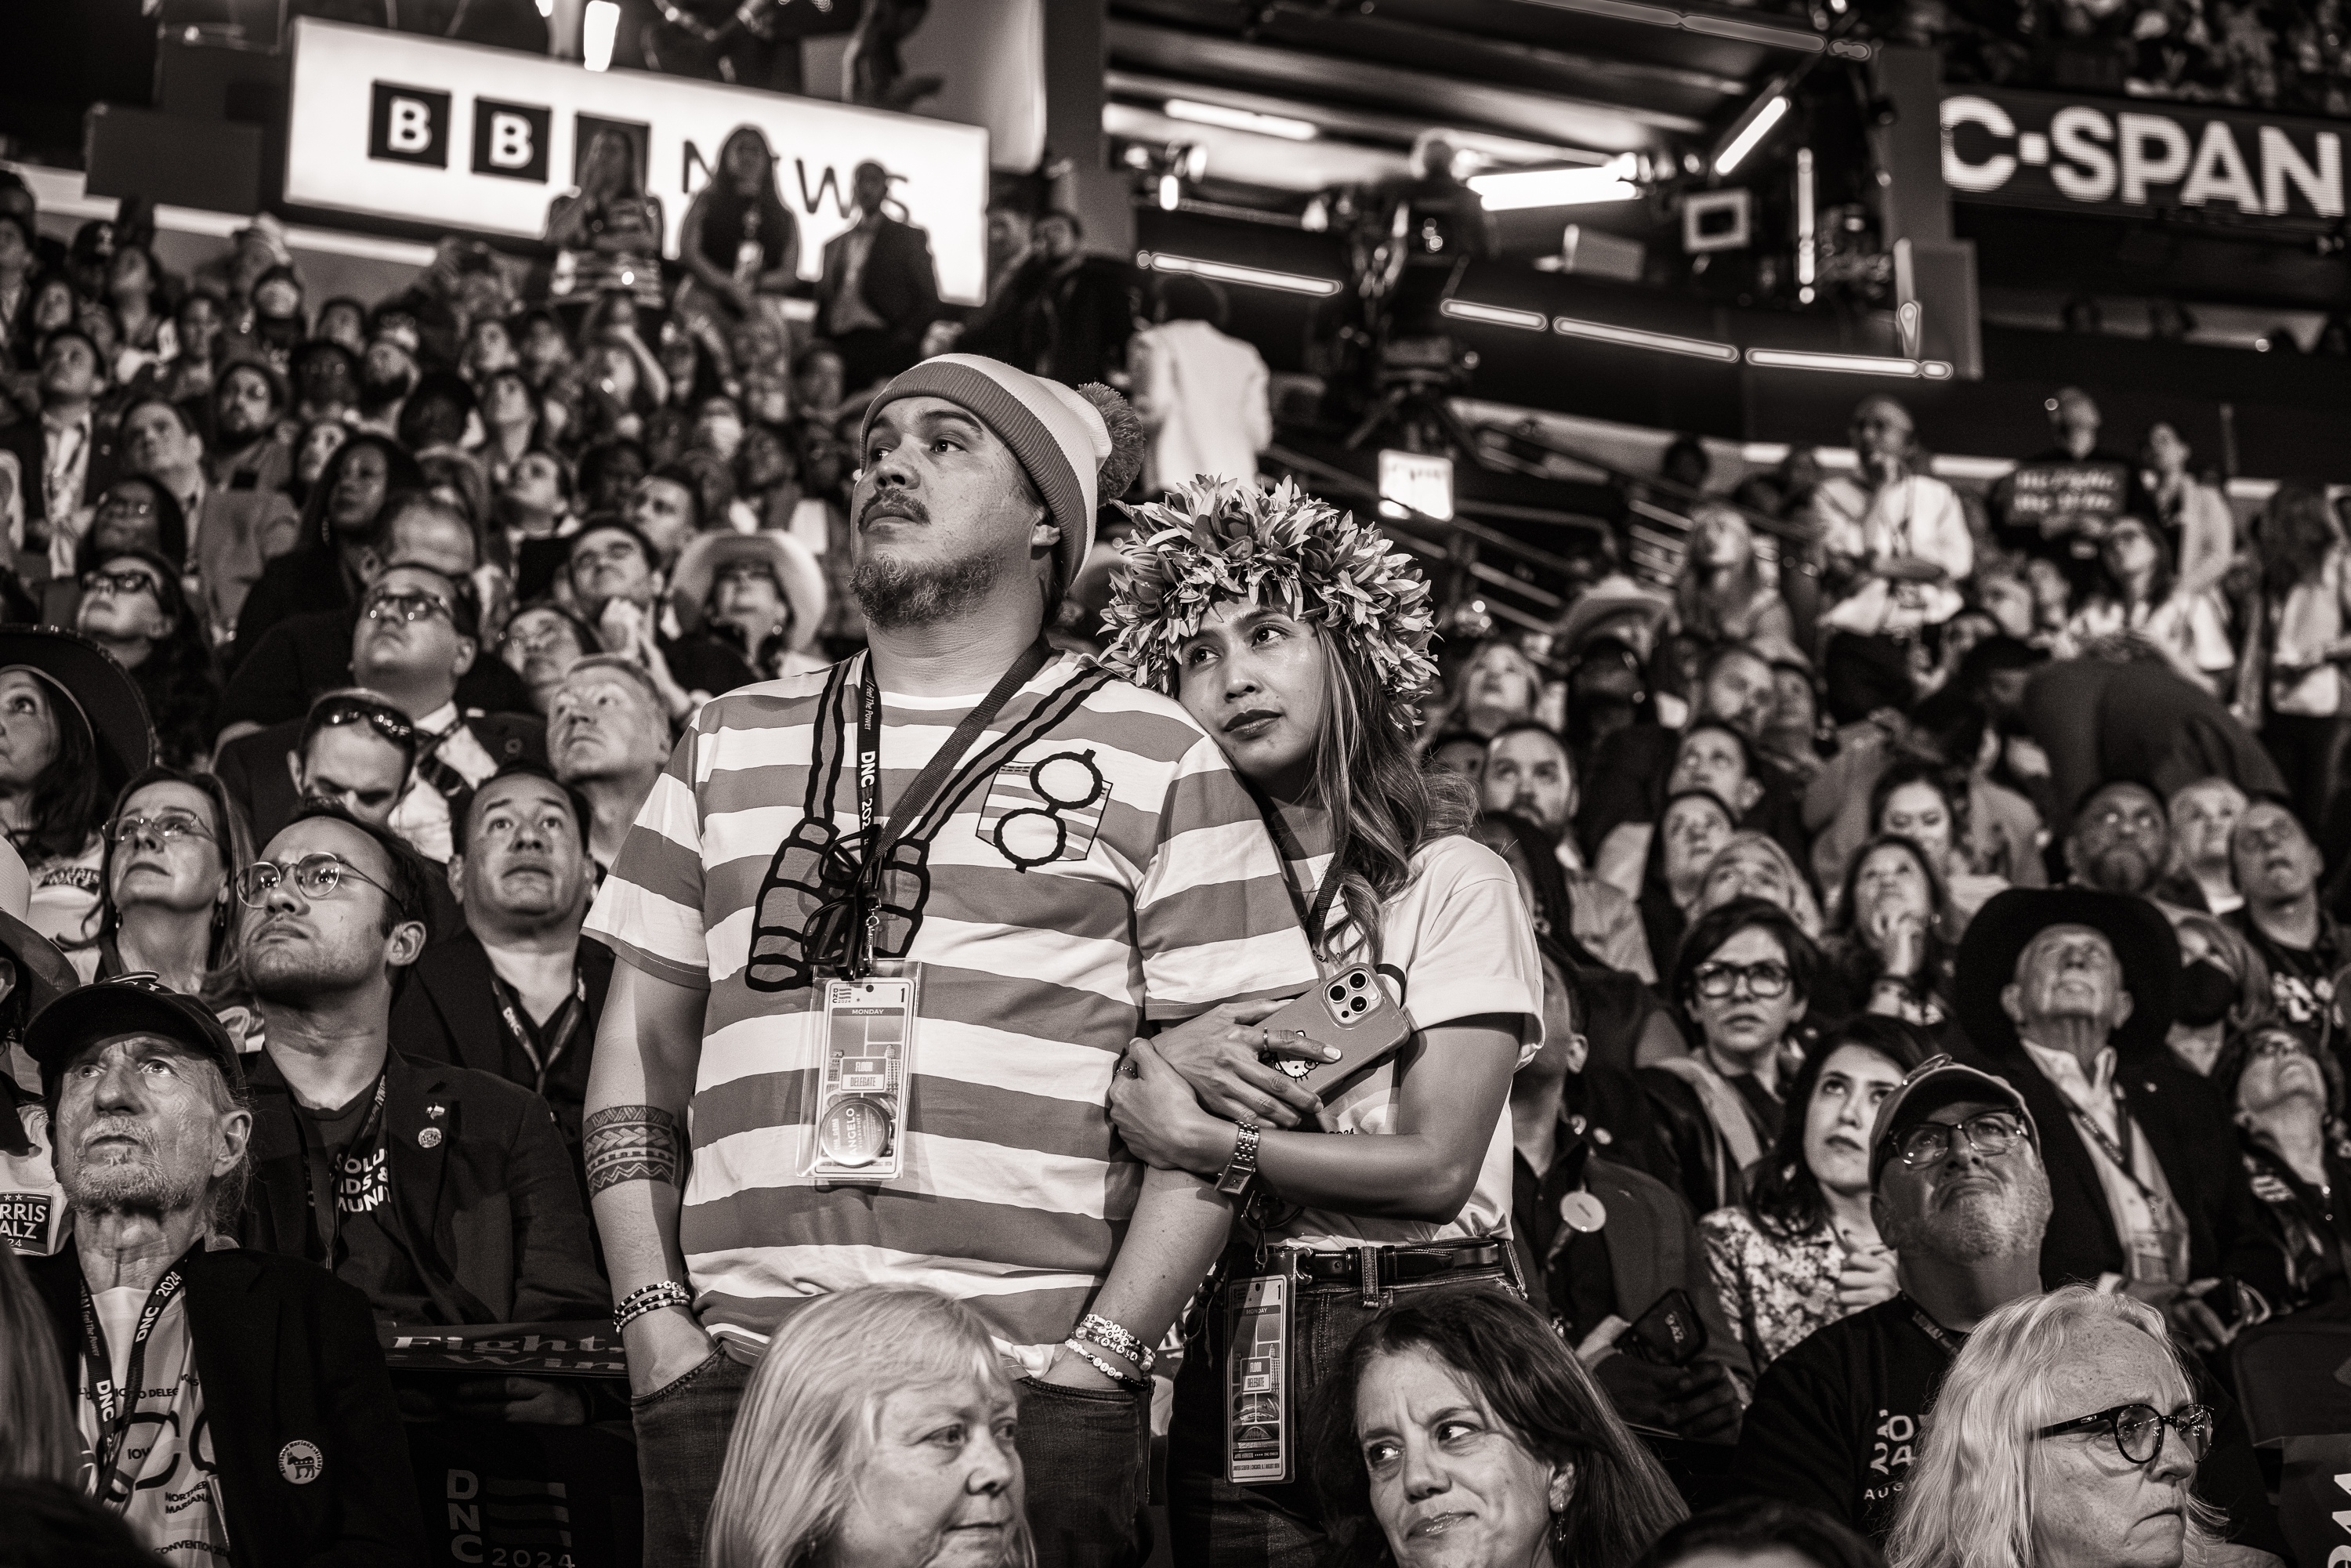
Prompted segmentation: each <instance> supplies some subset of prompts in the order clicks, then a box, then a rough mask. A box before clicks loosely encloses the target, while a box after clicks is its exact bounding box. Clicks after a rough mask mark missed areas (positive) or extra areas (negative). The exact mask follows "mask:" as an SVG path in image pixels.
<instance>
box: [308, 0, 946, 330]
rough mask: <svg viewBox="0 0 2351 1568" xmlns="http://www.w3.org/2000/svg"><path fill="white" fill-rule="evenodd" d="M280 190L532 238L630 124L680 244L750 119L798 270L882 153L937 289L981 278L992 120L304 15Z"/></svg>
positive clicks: (815, 257)
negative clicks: (599, 147) (599, 151)
mask: <svg viewBox="0 0 2351 1568" xmlns="http://www.w3.org/2000/svg"><path fill="white" fill-rule="evenodd" d="M293 38H294V83H293V93H292V107H291V110H290V111H289V114H288V120H287V148H286V199H287V201H288V202H291V203H295V204H299V205H302V206H308V207H323V208H330V209H333V210H335V211H338V212H348V213H366V214H372V215H374V216H378V217H385V218H397V219H401V220H403V221H405V222H410V223H421V224H431V225H444V226H446V227H449V228H453V229H463V230H467V231H470V232H473V233H477V234H488V235H512V236H516V237H519V238H530V239H536V238H538V236H539V235H541V234H542V233H544V232H545V230H546V226H547V212H548V206H549V203H551V202H552V201H553V200H554V199H555V198H556V197H557V196H559V195H561V194H563V193H565V192H567V191H569V190H570V189H571V188H572V187H573V186H574V185H576V184H577V183H578V179H579V169H580V160H581V158H582V155H583V154H584V153H585V152H586V151H587V148H588V144H589V141H590V139H591V138H592V137H593V136H594V135H595V134H596V133H597V132H598V131H608V130H609V131H617V132H619V133H620V134H621V135H622V136H624V137H625V138H626V139H627V140H628V141H629V144H630V145H631V146H632V148H633V149H634V150H635V152H636V154H637V162H638V169H639V172H640V173H641V174H642V176H643V184H644V188H645V190H646V191H648V192H649V193H652V194H653V195H655V196H658V197H660V198H661V203H662V214H663V218H664V222H665V224H666V225H667V226H668V231H669V232H668V234H667V235H666V236H665V239H666V243H667V246H668V249H669V253H670V254H671V255H672V256H674V255H676V254H677V235H678V229H679V227H680V225H683V224H684V221H685V210H686V207H687V206H688V205H689V204H691V203H692V201H693V199H694V195H695V193H696V192H698V191H700V190H701V189H702V187H703V186H704V185H705V183H708V181H709V179H710V174H711V171H712V169H713V168H714V167H716V163H717V162H718V149H719V147H720V146H721V144H723V143H724V142H725V141H726V137H727V135H728V133H729V132H731V131H734V130H736V129H737V127H739V126H745V125H748V126H754V127H756V128H758V131H760V132H761V133H762V134H764V135H765V136H766V137H767V140H768V147H769V148H770V149H771V150H773V152H775V154H776V183H777V188H778V191H779V192H780V193H782V195H783V199H784V204H785V205H786V206H787V207H789V208H790V209H791V211H792V215H793V216H794V217H796V218H797V219H799V226H800V273H801V275H802V276H803V277H808V278H810V279H811V280H812V279H814V278H815V277H817V276H818V275H819V273H820V270H821V267H822V253H823V246H824V242H825V241H826V240H828V239H831V237H832V236H833V235H837V234H840V233H841V231H842V230H844V229H846V228H847V227H848V226H849V208H850V202H851V197H850V176H851V173H852V171H854V170H855V168H856V167H857V165H858V164H859V163H860V162H863V161H864V160H866V159H869V158H871V159H874V160H876V161H878V162H881V163H882V164H883V165H884V166H885V167H887V168H888V169H889V170H890V171H891V172H892V173H893V174H895V175H898V176H901V178H899V179H898V180H896V181H895V182H894V183H893V184H892V185H891V187H890V193H891V195H892V196H893V198H894V199H895V200H897V201H900V202H903V203H904V204H905V207H906V216H907V221H908V222H910V223H914V224H916V225H920V226H921V227H923V228H925V229H928V230H929V231H930V235H931V254H932V256H934V257H935V259H936V261H937V263H938V272H939V293H940V295H941V296H942V297H943V298H947V299H950V300H954V301H956V302H958V303H962V304H977V303H979V302H980V301H981V300H982V299H983V298H985V297H986V294H987V277H986V274H985V270H984V269H985V267H986V265H987V264H986V260H985V257H986V255H987V244H986V237H987V236H986V225H987V215H986V214H987V131H983V130H981V129H979V128H978V127H977V126H970V125H956V124H953V123H950V122H949V121H946V120H925V119H921V118H919V117H916V116H914V115H905V114H889V113H884V112H883V111H881V110H871V109H855V108H852V107H850V106H848V105H845V104H838V103H825V102H821V101H820V100H818V99H806V98H792V97H787V96H784V95H782V94H778V93H768V92H757V91H753V90H751V89H747V88H735V87H727V86H725V85H723V84H720V83H716V82H704V81H694V80H689V79H687V78H681V77H665V76H655V75H652V74H650V73H647V72H643V71H590V70H587V69H585V68H581V67H580V66H578V65H573V64H569V63H566V62H564V61H560V60H549V59H542V58H540V57H537V56H533V55H526V54H518V53H516V52H514V51H511V50H507V49H490V48H481V47H475V46H473V45H469V44H452V43H448V42H445V41H444V40H441V39H438V38H427V37H418V36H416V35H413V34H407V33H390V32H383V31H381V30H379V29H375V28H371V27H349V26H340V25H338V24H335V23H332V22H321V21H319V20H317V19H316V18H314V17H308V16H305V17H301V18H298V20H297V21H296V22H295V24H294V30H293Z"/></svg>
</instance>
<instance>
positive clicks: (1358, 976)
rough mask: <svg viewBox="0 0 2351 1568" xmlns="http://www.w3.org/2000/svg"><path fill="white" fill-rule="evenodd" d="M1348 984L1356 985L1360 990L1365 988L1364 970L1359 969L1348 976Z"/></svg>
mask: <svg viewBox="0 0 2351 1568" xmlns="http://www.w3.org/2000/svg"><path fill="white" fill-rule="evenodd" d="M1347 984H1349V985H1351V986H1353V987H1354V988H1355V989H1357V990H1359V991H1360V990H1362V989H1363V988H1364V972H1363V971H1362V970H1361V969H1358V970H1356V971H1355V972H1354V973H1353V974H1352V975H1350V976H1348V977H1347Z"/></svg>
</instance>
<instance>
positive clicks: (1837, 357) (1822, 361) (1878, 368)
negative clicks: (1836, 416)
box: [1747, 349, 1951, 382]
mask: <svg viewBox="0 0 2351 1568" xmlns="http://www.w3.org/2000/svg"><path fill="white" fill-rule="evenodd" d="M1747 362H1748V363H1749V364H1750V365H1757V366H1761V368H1763V369H1765V370H1772V371H1843V372H1844V373H1845V374H1847V375H1857V376H1907V377H1909V378H1910V379H1912V380H1914V381H1929V382H1946V381H1949V380H1950V379H1951V367H1950V366H1949V364H1948V363H1946V362H1945V361H1941V360H1900V359H1892V358H1888V357H1886V356H1883V355H1877V354H1815V353H1803V352H1799V351H1797V350H1792V349H1750V350H1747Z"/></svg>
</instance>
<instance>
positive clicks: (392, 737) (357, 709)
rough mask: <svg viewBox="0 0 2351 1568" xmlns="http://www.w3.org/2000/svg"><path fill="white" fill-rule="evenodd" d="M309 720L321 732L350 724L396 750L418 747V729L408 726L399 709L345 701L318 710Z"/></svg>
mask: <svg viewBox="0 0 2351 1568" xmlns="http://www.w3.org/2000/svg"><path fill="white" fill-rule="evenodd" d="M311 721H312V723H313V725H314V726H315V727H317V728H319V729H337V728H340V727H342V726H344V725H347V724H364V725H366V726H368V727H371V728H372V729H373V730H374V731H375V732H376V733H377V734H378V735H381V736H382V737H384V738H385V739H386V740H388V741H390V742H392V744H393V745H394V746H398V747H411V746H414V745H415V744H416V727H415V726H414V725H413V724H411V723H409V722H408V716H407V715H405V714H402V713H401V712H399V711H397V710H396V709H393V708H388V707H386V706H383V705H382V704H381V703H371V702H360V701H359V700H358V699H356V698H345V699H342V700H340V701H338V702H335V703H333V704H331V705H330V706H327V707H324V708H321V709H319V711H318V712H317V713H315V714H313V715H311Z"/></svg>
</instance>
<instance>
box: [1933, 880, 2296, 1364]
mask: <svg viewBox="0 0 2351 1568" xmlns="http://www.w3.org/2000/svg"><path fill="white" fill-rule="evenodd" d="M2178 980H2179V942H2178V941H2177V940H2176V939H2175V938H2174V937H2173V936H2172V934H2171V926H2170V925H2169V923H2168V922H2167V921H2166V920H2165V919H2164V918H2163V916H2162V915H2160V914H2158V913H2157V911H2156V909H2155V907H2154V906H2153V905H2152V904H2148V903H2147V902H2146V901H2145V900H2143V899H2136V898H2128V897H2125V896H2123V895H2120V894H2111V893H2102V892H2097V891H2095V890H2092V889H2088V888H2079V887H2063V888H2011V889H2010V890H2008V891H2007V892H2005V893H2002V894H1999V895H1998V896H1996V897H1994V898H1993V899H1992V900H1991V902H1990V903H1988V904H1985V905H1984V906H1983V908H1982V909H1981V910H1980V911H1978V912H1977V915H1976V917H1975V919H1974V920H1973V921H1972V922H1970V925H1969V926H1968V934H1967V937H1966V940H1965V941H1964V942H1962V943H1961V944H1960V947H1959V971H1958V977H1957V981H1958V983H1957V985H1956V987H1955V988H1954V989H1955V990H1956V992H1957V995H1958V1009H1959V1024H1960V1026H1961V1028H1962V1029H1963V1030H1965V1031H1966V1033H1967V1038H1968V1041H1969V1045H1970V1052H1969V1056H1968V1060H1970V1061H1972V1062H1973V1063H1974V1064H1975V1065H1977V1066H1980V1067H1982V1068H1984V1069H1986V1070H1987V1071H1991V1072H1995V1073H1998V1074H2000V1075H2001V1077H2003V1078H2006V1079H2007V1080H2008V1081H2009V1082H2011V1083H2012V1084H2014V1085H2015V1086H2016V1089H2017V1092H2019V1093H2020V1094H2021V1095H2022V1096H2023V1099H2024V1103H2025V1104H2026V1105H2027V1106H2028V1107H2029V1108H2030V1109H2031V1111H2032V1116H2033V1120H2034V1121H2035V1122H2036V1123H2037V1124H2039V1126H2040V1128H2041V1132H2042V1138H2043V1157H2044V1161H2045V1163H2046V1165H2047V1166H2048V1171H2049V1186H2050V1192H2051V1196H2052V1198H2053V1203H2054V1211H2053V1216H2052V1218H2051V1219H2050V1222H2049V1229H2048V1233H2047V1235H2046V1237H2045V1238H2044V1239H2043V1242H2042V1249H2041V1277H2042V1279H2043V1281H2044V1283H2046V1284H2047V1285H2050V1286H2055V1285H2058V1284H2061V1283H2064V1282H2065V1281H2085V1282H2096V1281H2106V1282H2108V1283H2110V1284H2112V1283H2120V1284H2122V1285H2123V1286H2125V1287H2126V1288H2127V1289H2129V1290H2130V1291H2131V1292H2132V1293H2133V1294H2134V1295H2138V1296H2140V1297H2142V1298H2144V1299H2146V1300H2148V1301H2154V1302H2156V1303H2157V1304H2158V1305H2160V1306H2162V1307H2163V1308H2164V1310H2165V1312H2166V1314H2167V1315H2168V1316H2169V1317H2170V1318H2171V1320H2172V1322H2173V1324H2174V1326H2175V1327H2177V1328H2178V1329H2179V1330H2180V1332H2181V1333H2183V1334H2184V1335H2185V1337H2187V1338H2188V1339H2189V1341H2190V1342H2192V1343H2197V1344H2198V1345H2199V1347H2201V1346H2216V1345H2218V1344H2220V1343H2223V1342H2225V1340H2226V1338H2227V1330H2226V1328H2225V1327H2224V1321H2225V1320H2224V1318H2223V1317H2222V1315H2221V1314H2222V1313H2227V1314H2229V1316H2231V1317H2233V1316H2234V1314H2235V1311H2236V1305H2237V1303H2236V1297H2235V1292H2234V1291H2232V1290H2229V1289H2222V1290H2217V1291H2216V1290H2215V1288H2214V1287H2215V1283H2216V1281H2223V1280H2233V1281H2241V1283H2243V1284H2245V1285H2248V1286H2251V1287H2252V1288H2254V1289H2256V1290H2261V1291H2264V1293H2267V1294H2271V1295H2274V1293H2275V1291H2277V1290H2278V1289H2279V1288H2281V1287H2282V1286H2283V1280H2277V1279H2273V1277H2272V1276H2273V1274H2274V1271H2275V1269H2276V1265H2275V1263H2274V1262H2273V1261H2272V1260H2268V1259H2265V1258H2264V1257H2263V1249H2262V1245H2261V1241H2260V1239H2259V1228H2258V1226H2259V1222H2258V1218H2257V1214H2258V1210H2257V1207H2256V1205H2255V1201H2254V1198H2253V1195H2252V1187H2251V1186H2250V1185H2249V1182H2248V1178H2247V1176H2246V1175H2245V1171H2244V1167H2243V1166H2242V1163H2241V1162H2240V1161H2239V1160H2237V1159H2236V1158H2235V1156H2234V1149H2235V1141H2234V1139H2233V1137H2232V1136H2231V1131H2230V1126H2229V1118H2228V1114H2227V1112H2226V1110H2225V1109H2224V1107H2223V1106H2222V1105H2221V1104H2220V1101H2219V1099H2218V1097H2217V1096H2216V1095H2215V1094H2214V1092H2213V1091H2212V1089H2211V1088H2210V1085H2208V1084H2207V1083H2206V1082H2204V1081H2203V1080H2202V1079H2200V1078H2199V1077H2197V1076H2196V1075H2195V1074H2193V1073H2191V1072H2189V1071H2188V1070H2187V1069H2186V1068H2184V1067H2181V1066H2180V1065H2179V1063H2178V1062H2176V1061H2173V1059H2172V1058H2171V1056H2170V1054H2169V1052H2168V1051H2166V1050H2165V1048H2164V1035H2165V1033H2166V1031H2167V1030H2169V1028H2170V1026H2171V1019H2172V1010H2173V1008H2174V1005H2175V1004H2174V992H2175V990H2176V988H2177V985H2178ZM2216 1309H2218V1310H2217V1311H2216Z"/></svg>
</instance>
